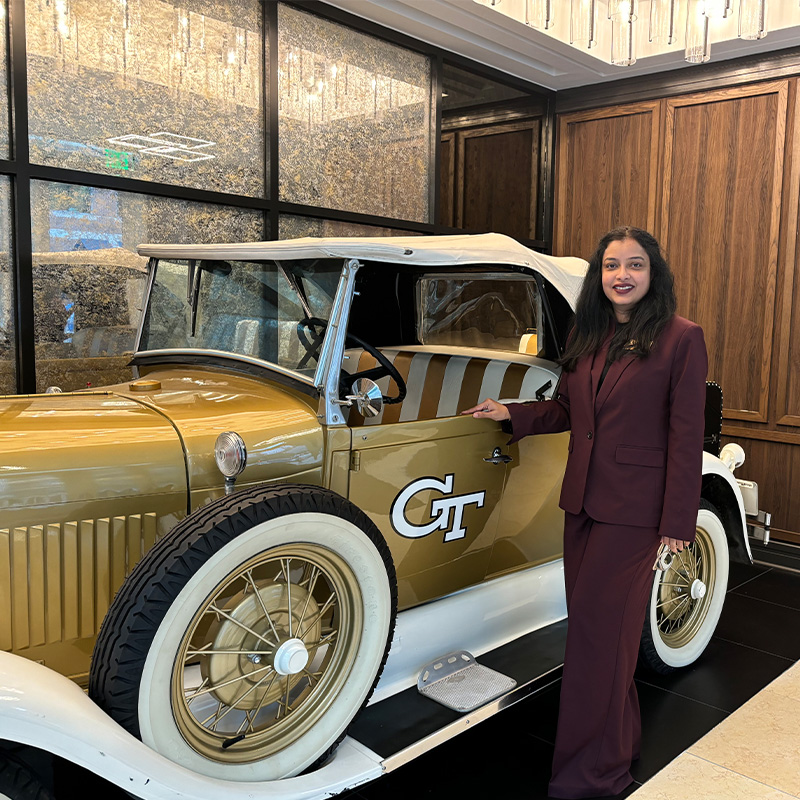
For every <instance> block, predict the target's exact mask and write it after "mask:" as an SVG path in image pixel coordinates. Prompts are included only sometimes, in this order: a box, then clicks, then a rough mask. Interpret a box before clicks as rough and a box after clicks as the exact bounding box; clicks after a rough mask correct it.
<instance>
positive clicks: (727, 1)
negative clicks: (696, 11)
mask: <svg viewBox="0 0 800 800" xmlns="http://www.w3.org/2000/svg"><path fill="white" fill-rule="evenodd" d="M704 11H705V15H706V16H707V17H708V18H709V19H725V17H728V16H730V15H731V14H733V0H705V9H704Z"/></svg>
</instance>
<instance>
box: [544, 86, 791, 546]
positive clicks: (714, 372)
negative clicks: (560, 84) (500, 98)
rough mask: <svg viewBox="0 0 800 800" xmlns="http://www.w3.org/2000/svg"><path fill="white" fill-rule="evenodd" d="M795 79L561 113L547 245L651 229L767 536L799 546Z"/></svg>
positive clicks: (582, 244)
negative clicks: (754, 490)
mask: <svg viewBox="0 0 800 800" xmlns="http://www.w3.org/2000/svg"><path fill="white" fill-rule="evenodd" d="M797 80H798V79H797V78H790V79H786V80H778V81H770V82H762V83H754V84H751V85H743V86H737V87H733V88H727V89H720V90H716V91H708V92H702V93H697V94H690V95H685V96H677V97H670V98H664V99H661V100H653V101H650V102H647V103H636V104H629V105H623V106H613V107H606V108H600V109H594V110H591V111H580V112H575V113H572V114H564V115H561V116H560V117H559V119H558V126H557V131H558V133H557V136H558V141H557V153H558V158H557V160H556V202H555V219H554V237H553V238H554V253H555V254H556V255H580V256H583V257H584V258H588V257H589V256H590V255H591V253H592V252H593V251H594V248H595V246H596V243H597V240H598V239H599V238H600V237H601V236H602V235H603V234H604V233H605V232H606V231H607V230H609V229H610V228H612V227H615V226H617V225H623V224H631V225H638V226H640V227H645V228H647V229H649V230H651V231H652V232H653V233H655V234H656V236H657V237H658V239H659V241H660V242H661V245H662V246H663V247H664V250H665V251H666V253H667V257H668V258H669V261H670V265H671V266H672V269H673V272H674V273H675V278H676V288H677V294H678V312H679V313H680V314H682V315H683V316H686V317H688V318H690V319H693V320H695V321H696V322H698V323H700V324H701V325H702V326H703V329H704V331H705V337H706V344H707V346H708V350H709V378H710V379H712V380H716V381H718V382H719V383H720V385H721V386H722V388H723V395H724V401H725V411H724V416H725V424H724V426H723V434H724V435H725V436H727V437H728V440H730V439H738V440H739V441H740V443H741V444H742V445H743V446H744V448H745V451H746V452H747V453H748V454H749V456H748V461H747V462H746V464H745V466H744V467H742V468H741V469H740V470H739V472H738V473H737V475H738V476H739V477H748V478H750V479H752V480H756V481H758V483H759V486H760V489H761V507H762V508H764V509H765V510H767V511H771V512H772V513H773V523H774V526H775V529H776V533H778V534H779V535H780V534H783V537H784V538H787V539H796V540H797V541H800V493H799V492H796V491H794V489H793V485H792V483H793V481H792V477H793V473H794V475H795V476H797V475H800V373H798V366H800V280H797V279H796V276H797V272H798V265H797V255H798V250H799V249H800V248H798V247H797V238H798V228H799V225H798V223H800V218H799V217H798V205H799V203H798V196H800V125H798V123H797V120H796V119H795V117H796V116H797V107H798V104H797V102H796V96H797V90H798V87H797Z"/></svg>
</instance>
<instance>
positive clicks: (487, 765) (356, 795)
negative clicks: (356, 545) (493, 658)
mask: <svg viewBox="0 0 800 800" xmlns="http://www.w3.org/2000/svg"><path fill="white" fill-rule="evenodd" d="M795 552H800V551H794V550H792V549H791V548H786V549H785V552H784V551H782V550H781V548H780V547H778V548H775V549H773V550H772V551H771V552H770V553H768V554H767V555H766V556H765V555H764V554H763V552H759V553H757V554H756V558H758V559H763V558H767V557H769V558H770V559H773V560H775V559H777V560H780V561H782V564H783V565H784V566H790V567H791V566H793V567H796V568H797V569H798V572H797V573H793V572H788V571H784V570H783V569H782V568H780V567H776V566H773V565H770V564H757V565H755V566H752V567H750V566H744V565H739V564H734V565H732V566H731V575H730V580H729V593H728V597H727V598H726V603H725V608H724V611H723V616H722V619H721V621H720V624H719V626H718V628H717V632H716V635H715V637H714V638H713V639H712V641H711V643H710V645H709V647H708V649H707V651H706V653H705V654H704V655H703V657H702V659H701V660H700V662H699V663H698V664H696V665H694V666H693V667H691V668H688V669H686V670H684V671H681V672H678V673H675V674H673V675H671V676H669V677H663V676H658V675H654V674H652V673H641V674H639V675H638V676H637V682H638V689H639V698H640V702H641V708H642V727H643V742H642V756H641V759H640V760H639V761H638V762H636V763H635V764H634V766H633V770H632V772H633V776H634V778H635V780H636V783H634V784H633V785H632V786H631V787H630V788H629V789H628V790H627V791H626V792H625V793H623V794H621V795H619V797H628V796H631V795H634V797H635V800H640V798H641V800H688V798H692V799H694V798H703V799H705V798H720V800H727V799H728V798H757V799H758V800H761V799H762V798H763V799H764V800H767V799H768V800H779V798H788V797H792V796H800V664H798V666H797V667H796V668H795V670H793V672H791V673H787V675H786V677H785V678H784V679H781V680H779V681H777V682H775V683H774V684H772V685H771V686H770V687H769V688H768V689H766V690H765V691H764V692H763V693H761V694H758V693H759V692H760V691H761V690H762V689H764V687H765V686H767V685H768V684H770V683H772V682H773V681H774V680H775V679H776V678H778V676H781V675H782V674H783V673H785V672H786V670H787V669H789V668H790V667H792V665H793V663H794V662H795V661H796V660H798V659H800V555H795ZM778 557H780V558H778ZM558 691H559V684H555V685H554V686H552V687H550V688H548V689H546V690H544V691H542V692H541V693H540V694H538V695H535V696H533V697H531V698H529V699H528V700H525V701H522V702H521V703H518V704H517V705H515V706H513V707H511V708H509V709H507V710H506V711H503V712H502V713H500V714H498V715H497V716H495V717H493V718H491V719H490V720H487V721H486V722H483V723H481V724H480V725H478V726H477V727H476V728H474V729H473V730H470V731H468V732H466V733H463V734H461V735H460V736H457V737H456V738H455V739H453V740H451V741H449V742H447V743H446V744H443V745H441V746H440V747H438V748H436V749H434V750H433V751H431V752H429V753H427V754H426V755H424V756H421V757H420V758H418V759H416V760H415V761H413V762H412V763H410V764H408V765H406V766H404V767H401V768H399V769H397V770H396V771H394V772H392V773H390V774H387V775H385V776H384V777H382V778H380V779H379V780H377V781H375V782H373V783H370V784H367V785H365V786H362V787H360V788H359V789H357V790H355V791H353V792H349V793H347V794H346V795H340V797H344V798H347V799H348V800H395V798H397V799H399V798H402V799H403V800H407V799H408V798H417V797H423V798H424V797H430V798H434V797H435V798H443V799H444V800H450V799H451V798H453V799H455V798H458V799H459V800H461V799H463V800H472V798H488V799H489V800H493V799H494V798H497V799H498V800H501V799H502V800H516V799H517V798H520V800H522V798H524V799H525V800H537V799H538V798H545V797H546V796H547V781H548V778H549V774H550V761H551V758H552V753H553V738H554V734H555V725H556V716H557V712H558ZM755 695H758V696H757V697H755V699H753V700H750V699H751V698H753V697H754V696H755ZM748 701H750V702H749V703H748ZM745 704H746V705H745ZM737 709H740V711H739V713H738V714H736V715H733V716H732V714H733V712H735V711H736V710H737ZM717 726H718V727H717ZM712 728H713V729H714V731H713V732H712V733H711V734H709V735H708V736H706V734H707V733H708V732H709V731H711V729H712ZM704 737H705V738H704ZM765 753H766V754H767V755H770V756H772V760H769V759H765V757H764V754H765ZM671 762H672V763H671ZM667 765H669V766H668V767H667ZM664 767H667V769H664ZM661 770H663V771H661ZM659 771H661V772H659ZM656 773H659V774H658V775H656ZM654 775H655V776H656V777H655V778H653V776H654ZM651 778H653V780H650V779H651ZM55 782H56V788H57V798H58V800H70V799H71V798H72V797H75V798H78V797H80V798H85V797H87V796H92V797H94V796H98V797H104V798H105V799H106V800H117V798H120V799H121V798H123V797H126V796H127V795H124V793H122V792H120V791H119V790H117V789H115V787H111V786H109V785H108V784H104V783H103V782H101V781H99V780H97V779H96V778H94V776H91V775H88V774H87V773H84V772H82V771H80V770H77V769H76V768H73V767H71V766H70V765H63V764H62V765H60V766H57V768H56V781H55ZM642 784H644V786H643V788H640V787H642ZM773 787H774V788H773Z"/></svg>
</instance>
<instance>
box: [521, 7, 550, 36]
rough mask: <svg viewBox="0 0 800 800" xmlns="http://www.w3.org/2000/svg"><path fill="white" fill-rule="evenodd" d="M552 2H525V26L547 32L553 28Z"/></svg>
mask: <svg viewBox="0 0 800 800" xmlns="http://www.w3.org/2000/svg"><path fill="white" fill-rule="evenodd" d="M553 2H554V0H525V24H526V25H530V26H531V27H532V28H541V29H542V30H547V29H548V28H552V27H553Z"/></svg>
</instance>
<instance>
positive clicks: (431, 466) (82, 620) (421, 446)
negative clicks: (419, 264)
mask: <svg viewBox="0 0 800 800" xmlns="http://www.w3.org/2000/svg"><path fill="white" fill-rule="evenodd" d="M274 244H276V245H277V244H278V243H274ZM523 249H524V248H523ZM173 360H174V359H173ZM550 366H551V368H552V365H550ZM338 370H339V367H338V366H337V367H336V371H337V374H338ZM138 372H139V376H138V378H137V379H135V380H131V381H129V382H126V383H121V384H118V385H115V386H110V387H108V388H106V389H104V390H103V391H85V392H75V393H69V394H47V395H38V396H14V397H6V398H2V399H0V415H1V417H0V418H2V420H3V425H2V428H1V429H0V490H1V491H0V498H2V500H0V502H1V503H2V509H3V511H2V518H1V519H2V521H0V526H1V527H0V598H1V599H2V605H3V607H4V608H6V609H8V610H9V611H8V613H7V614H5V615H3V617H2V618H0V648H2V649H4V650H8V651H11V652H13V653H16V654H19V655H22V656H25V657H27V658H30V659H32V660H35V661H38V662H40V663H44V664H45V665H47V666H48V667H51V668H53V669H55V670H57V671H59V672H61V673H62V674H65V675H68V676H70V677H72V678H73V679H75V680H77V681H78V682H83V681H84V680H85V678H86V676H87V673H88V668H89V660H90V657H91V651H92V647H93V643H94V640H95V638H96V635H97V632H98V631H99V628H100V625H101V623H102V621H103V618H104V615H105V613H106V611H107V609H108V606H109V604H110V602H111V600H112V598H113V596H114V593H115V591H116V590H117V589H118V588H119V586H120V585H121V584H122V582H123V581H124V579H125V577H126V575H127V574H129V573H130V571H131V570H132V568H133V567H134V566H135V565H136V563H137V562H138V561H139V560H140V559H141V557H142V555H143V554H144V552H146V550H147V549H148V548H149V547H150V546H151V545H152V544H153V543H154V542H155V541H156V540H157V539H159V538H160V537H163V536H166V535H168V533H169V531H170V529H171V528H172V527H173V526H174V524H175V523H176V522H177V521H178V520H179V519H181V518H182V517H183V516H185V515H186V514H187V513H189V512H191V511H192V510H194V509H196V508H198V507H200V506H202V505H203V504H204V503H206V502H208V501H209V500H211V499H214V498H216V497H219V496H221V495H222V494H224V485H223V479H222V476H221V475H220V472H219V470H218V469H217V467H216V465H215V461H214V444H215V440H216V438H217V436H218V435H219V434H220V433H221V432H223V431H228V430H233V431H236V432H237V433H238V434H239V435H240V436H241V437H242V439H243V440H244V442H245V445H246V448H247V467H246V470H245V472H244V473H243V474H242V476H241V477H240V479H239V481H238V483H237V487H245V486H250V485H262V484H270V483H277V482H281V483H300V484H308V485H318V486H324V487H328V488H330V489H333V490H334V491H336V492H338V493H340V494H342V495H343V496H345V497H348V498H349V499H350V500H351V501H352V502H353V503H355V504H356V505H357V506H358V507H359V508H361V509H362V510H363V511H364V512H365V513H366V514H367V515H368V516H369V517H370V518H371V519H372V520H373V521H374V522H375V523H376V524H377V526H378V528H379V529H380V531H381V532H382V534H383V535H384V537H385V539H386V541H387V543H388V544H389V547H390V550H391V553H392V557H393V559H394V562H395V566H396V570H397V578H398V594H399V608H400V609H401V610H402V609H405V608H409V607H411V606H414V605H417V604H420V603H425V602H428V601H430V600H433V599H436V598H438V597H441V596H442V595H446V594H449V593H451V592H454V591H458V590H460V589H462V588H465V587H467V586H470V585H473V584H475V583H478V582H480V581H483V580H485V579H487V578H489V577H494V576H498V575H502V574H504V573H508V572H511V571H515V570H518V569H521V568H523V567H528V566H531V565H535V564H540V563H543V562H547V561H552V560H554V559H557V558H558V557H559V556H560V549H561V541H560V533H561V529H562V524H563V517H562V512H561V511H560V510H559V509H558V507H557V498H558V491H559V488H560V483H561V477H562V475H563V468H564V463H565V460H566V436H567V435H566V434H559V435H555V436H549V437H531V438H529V439H526V440H523V441H522V442H518V443H516V444H513V445H510V446H508V445H507V441H508V434H506V433H504V432H503V431H502V430H501V429H500V426H499V425H498V424H497V423H494V422H491V421H488V420H480V421H478V420H474V419H472V418H471V417H462V416H459V415H458V414H457V413H456V414H449V415H447V416H444V417H441V418H433V419H419V420H411V421H403V422H400V421H395V422H387V423H384V424H379V425H361V426H359V425H358V424H352V423H351V424H349V425H348V424H331V421H330V419H327V418H326V417H325V414H324V413H322V412H321V410H320V401H319V398H318V395H315V394H314V392H309V391H308V390H307V386H304V385H302V384H300V385H298V386H292V385H290V384H287V382H286V381H285V380H280V381H276V380H272V379H271V378H270V372H269V370H263V371H262V374H247V373H244V372H242V371H241V370H239V369H237V365H236V364H233V365H232V368H230V369H228V368H225V367H224V366H220V365H219V364H218V363H213V364H208V365H203V364H197V363H185V364H175V363H168V364H160V365H159V364H156V365H153V364H147V363H145V364H142V365H141V366H140V367H139V369H138ZM252 372H253V371H252V370H251V373H252ZM554 377H555V376H554ZM498 451H502V452H503V454H504V456H506V455H507V456H508V458H509V460H503V461H499V462H498V461H497V460H494V461H493V460H492V456H493V455H494V454H496V453H497V452H498ZM422 479H426V480H428V481H433V482H434V483H428V484H420V481H421V480H422ZM447 481H450V483H448V484H447V489H445V488H443V487H444V486H445V484H446V483H447ZM447 497H451V498H453V497H454V498H455V500H452V499H451V500H449V501H448V500H447V499H446V498H447ZM459 498H461V500H459ZM478 498H479V499H478ZM448 502H449V503H450V504H449V505H448ZM437 503H438V505H437ZM398 504H399V505H398ZM400 506H402V507H400ZM393 515H395V516H393Z"/></svg>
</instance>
